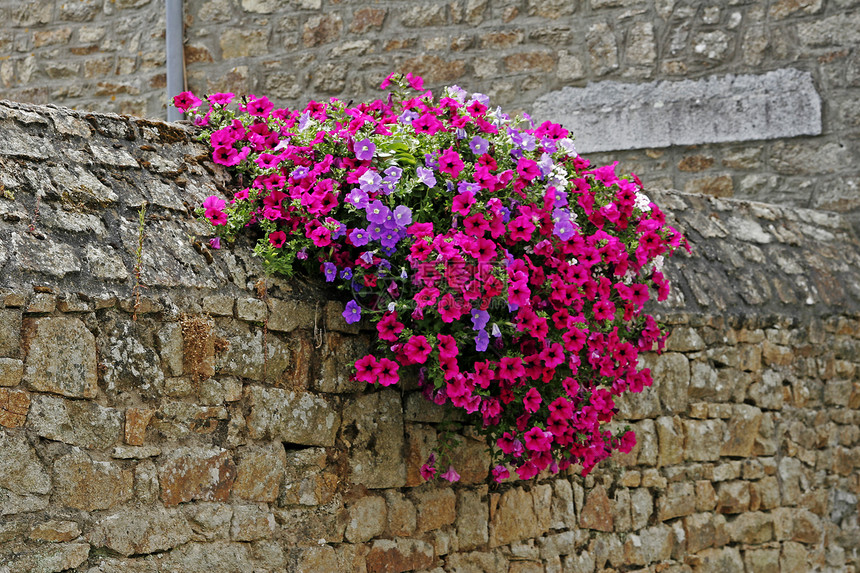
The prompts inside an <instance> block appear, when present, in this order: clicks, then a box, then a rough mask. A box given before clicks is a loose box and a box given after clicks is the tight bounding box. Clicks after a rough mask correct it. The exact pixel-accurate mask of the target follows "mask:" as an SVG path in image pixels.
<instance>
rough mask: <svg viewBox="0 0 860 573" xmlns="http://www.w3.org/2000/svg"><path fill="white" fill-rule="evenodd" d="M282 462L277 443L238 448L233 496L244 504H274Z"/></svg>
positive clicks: (279, 481)
mask: <svg viewBox="0 0 860 573" xmlns="http://www.w3.org/2000/svg"><path fill="white" fill-rule="evenodd" d="M286 463H287V455H286V453H285V452H284V446H283V444H280V443H274V444H269V445H266V446H247V447H245V448H240V449H239V450H238V454H237V461H236V481H235V482H234V483H233V495H234V496H236V497H238V498H241V499H245V500H248V501H259V502H273V501H275V500H276V499H277V498H278V489H279V487H280V485H281V480H282V479H283V475H284V468H285V466H286Z"/></svg>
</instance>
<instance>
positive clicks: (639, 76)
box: [0, 0, 860, 223]
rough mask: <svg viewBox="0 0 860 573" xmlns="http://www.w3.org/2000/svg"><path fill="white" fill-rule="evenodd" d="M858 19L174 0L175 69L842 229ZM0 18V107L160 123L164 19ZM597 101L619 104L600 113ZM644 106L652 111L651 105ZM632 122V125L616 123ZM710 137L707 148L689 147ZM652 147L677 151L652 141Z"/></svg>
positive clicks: (850, 207)
mask: <svg viewBox="0 0 860 573" xmlns="http://www.w3.org/2000/svg"><path fill="white" fill-rule="evenodd" d="M858 7H860V3H858V2H857V0H830V1H828V2H825V1H824V0H767V1H765V0H713V1H709V2H697V1H693V0H447V1H443V0H432V1H424V2H410V1H408V0H377V1H375V2H372V3H368V2H362V1H354V0H289V1H287V0H284V1H276V0H186V1H185V10H186V39H187V42H186V48H185V49H186V52H185V60H186V66H187V74H188V87H189V88H191V89H193V90H194V91H196V92H197V93H211V92H213V91H218V90H221V91H225V90H229V91H234V92H238V93H256V94H258V95H261V94H265V95H268V96H269V97H270V98H271V99H272V100H273V101H276V102H278V103H279V104H281V105H287V106H297V105H301V106H304V105H305V104H306V103H307V101H308V100H310V99H325V98H328V97H332V96H334V97H339V98H342V99H345V100H350V99H355V100H357V101H358V100H360V99H364V98H370V97H376V96H377V94H378V92H377V91H376V90H375V87H376V86H377V85H378V84H379V82H380V80H381V79H382V78H383V77H385V76H386V75H387V74H388V73H390V72H391V71H392V70H395V69H397V70H402V71H404V72H405V71H411V72H415V73H418V74H421V75H423V76H424V77H425V78H426V79H427V81H428V85H429V86H431V87H439V86H441V85H445V84H450V83H457V84H460V85H462V86H464V87H465V88H466V89H469V90H471V91H481V92H484V93H488V94H490V96H491V97H492V98H493V101H494V102H496V103H498V104H500V105H502V106H504V107H505V109H510V110H517V109H519V110H524V111H529V112H531V111H535V112H536V113H537V118H538V119H541V120H543V119H553V120H555V121H563V122H564V123H565V124H566V125H567V126H568V127H569V128H571V129H572V130H573V132H574V133H575V134H576V135H579V136H580V138H581V141H582V145H583V147H582V149H581V151H594V150H597V149H600V150H609V151H613V152H614V153H612V155H611V157H610V156H607V157H601V158H600V159H601V160H603V159H609V160H610V161H611V160H614V159H620V160H621V161H622V164H623V168H624V170H625V171H635V172H637V173H638V174H639V175H640V176H642V178H643V180H645V181H648V182H649V183H650V185H651V186H652V187H661V188H664V189H682V190H685V191H689V192H697V193H705V194H710V195H716V196H722V197H727V196H734V197H738V198H744V199H753V200H758V201H766V202H771V203H780V204H789V205H794V206H798V207H812V208H818V209H829V210H835V211H839V212H843V213H847V214H849V215H850V217H851V219H852V220H853V221H854V222H855V223H858V222H860V176H858V173H857V169H856V166H857V165H858V163H860V147H858V136H860V114H858V110H859V109H860V51H858V48H857V44H858V40H860V33H858V32H857V31H858V30H860V11H858ZM0 18H2V19H3V21H4V22H6V23H7V25H6V26H5V27H4V29H3V30H2V31H0V53H2V54H3V55H4V57H3V58H2V60H0V97H4V98H8V99H12V100H18V101H28V102H35V103H61V104H63V105H67V106H71V107H78V108H82V109H90V110H94V111H114V112H120V113H133V114H137V115H145V116H150V117H161V118H164V117H166V115H165V114H166V112H165V103H166V97H165V93H164V89H165V83H166V80H165V66H164V58H165V49H164V15H163V2H158V1H152V0H71V1H70V0H0ZM768 74H776V75H775V76H773V75H768ZM798 74H800V76H798ZM727 76H729V77H728V78H727ZM735 76H740V77H741V78H746V79H745V80H743V81H740V80H738V81H735V80H733V79H732V78H734V77H735ZM797 77H803V78H806V79H804V80H802V81H795V80H793V79H792V78H797ZM680 80H686V81H685V82H683V83H682V82H680ZM616 82H622V84H623V85H624V86H626V87H627V88H628V89H629V90H630V94H629V96H628V99H626V100H622V101H621V102H619V101H618V100H617V99H614V96H613V94H614V93H615V92H616V91H617V90H618V86H617V84H616ZM659 82H668V85H663V86H662V88H661V87H660V86H661V84H660V83H659ZM587 85H588V86H589V88H588V90H587V91H585V92H577V91H576V89H574V90H573V91H565V90H564V89H563V88H568V89H570V88H577V89H578V88H584V87H585V86H587ZM725 86H728V88H726V87H725ZM661 90H662V91H664V92H665V93H668V94H669V98H668V99H666V98H665V97H661V98H657V99H655V98H656V95H655V94H657V93H660V92H661ZM577 94H580V95H577ZM676 96H677V97H678V98H679V99H680V100H681V101H674V100H673V98H674V97H676ZM715 98H717V99H720V98H722V100H721V101H723V105H710V104H709V103H708V102H712V101H714V99H715ZM536 100H542V102H543V103H542V104H540V105H538V106H537V107H535V106H534V104H535V101H536ZM751 101H752V102H754V101H759V103H761V105H747V104H748V103H749V102H751ZM702 102H704V105H703V104H702ZM631 108H639V111H640V112H642V113H644V115H643V116H642V117H639V118H638V119H637V118H634V119H635V121H631V118H630V110H631ZM634 115H636V114H634ZM640 115H641V114H640ZM703 117H704V120H705V121H704V122H703V121H702V118H703ZM653 118H659V119H660V122H662V124H665V125H663V126H662V127H664V129H654V125H653V124H652V123H651V121H652V119H653ZM710 123H715V124H716V129H717V131H718V132H719V133H717V134H712V133H710V131H709V130H707V129H702V128H703V126H704V125H709V124H710ZM616 124H617V125H620V126H621V128H616V127H615V125H616ZM607 125H611V126H613V127H612V128H611V129H610V128H608V127H607ZM723 128H726V129H725V130H723ZM666 129H668V130H669V131H670V133H671V134H677V133H679V132H683V133H686V134H689V135H690V137H680V138H674V139H673V138H669V139H666V138H664V137H658V136H659V135H662V134H663V133H664V131H665V130H666ZM607 133H610V134H611V137H607ZM628 135H629V137H628ZM619 150H625V151H623V152H618V151H619Z"/></svg>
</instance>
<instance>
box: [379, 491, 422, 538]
mask: <svg viewBox="0 0 860 573" xmlns="http://www.w3.org/2000/svg"><path fill="white" fill-rule="evenodd" d="M385 504H386V506H387V513H388V525H387V526H386V528H385V533H386V535H387V536H391V537H410V536H412V535H413V534H414V533H415V528H416V527H417V525H418V512H417V510H416V509H415V504H413V503H412V501H410V500H409V498H407V497H406V496H404V495H403V494H402V493H400V492H398V491H395V490H388V491H386V492H385Z"/></svg>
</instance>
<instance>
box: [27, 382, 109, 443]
mask: <svg viewBox="0 0 860 573" xmlns="http://www.w3.org/2000/svg"><path fill="white" fill-rule="evenodd" d="M31 399H32V402H31V404H30V413H29V414H28V415H27V424H26V427H27V428H29V429H31V430H33V431H34V432H35V433H36V434H37V435H39V436H42V437H43V438H48V439H49V440H57V441H59V442H64V443H66V444H70V445H73V446H80V447H83V448H93V449H105V448H109V447H111V446H113V445H114V444H115V443H116V442H117V441H118V440H119V438H120V436H121V434H122V418H123V416H122V413H121V412H120V411H119V410H115V409H113V408H105V407H102V406H100V405H98V404H95V403H93V402H89V401H83V400H66V399H64V398H60V397H58V396H48V395H44V394H37V395H33V396H32V397H31Z"/></svg>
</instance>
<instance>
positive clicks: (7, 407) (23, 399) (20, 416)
mask: <svg viewBox="0 0 860 573" xmlns="http://www.w3.org/2000/svg"><path fill="white" fill-rule="evenodd" d="M29 411H30V395H29V394H27V392H25V391H24V390H9V389H8V388H0V426H5V427H7V428H19V427H21V426H23V425H24V422H26V420H27V412H29Z"/></svg>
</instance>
